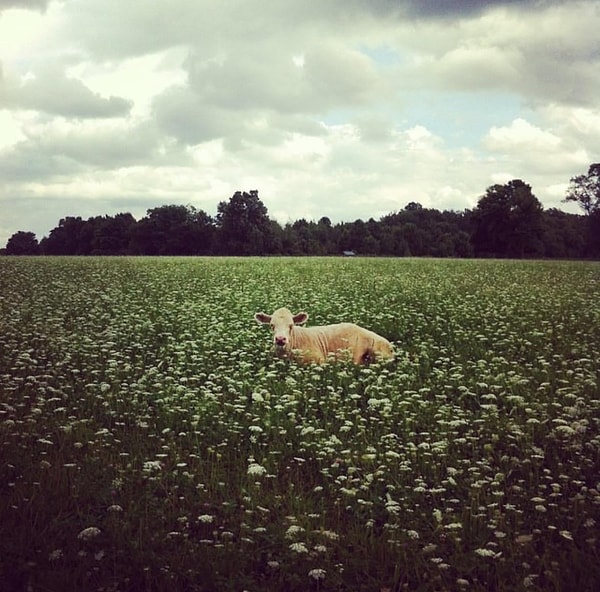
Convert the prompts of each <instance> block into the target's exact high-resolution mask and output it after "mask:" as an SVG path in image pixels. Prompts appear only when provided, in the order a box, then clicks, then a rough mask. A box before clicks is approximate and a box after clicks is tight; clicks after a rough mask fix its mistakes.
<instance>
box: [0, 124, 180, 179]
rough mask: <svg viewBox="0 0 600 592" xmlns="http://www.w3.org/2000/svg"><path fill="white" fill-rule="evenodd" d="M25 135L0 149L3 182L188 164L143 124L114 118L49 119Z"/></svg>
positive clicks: (174, 148) (169, 145)
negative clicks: (112, 120) (102, 122)
mask: <svg viewBox="0 0 600 592" xmlns="http://www.w3.org/2000/svg"><path fill="white" fill-rule="evenodd" d="M26 134H27V138H26V139H25V140H22V141H20V142H17V143H16V144H14V145H12V146H10V147H5V148H4V149H3V150H1V151H0V176H2V178H3V179H4V181H5V182H9V181H18V180H31V181H46V182H50V180H51V179H57V178H58V179H60V178H62V177H65V176H73V177H74V178H73V181H74V182H76V181H77V178H76V176H77V175H80V174H81V173H82V172H85V171H88V170H96V169H101V170H111V169H120V168H126V167H133V166H138V165H152V166H164V165H168V164H172V163H180V164H183V165H189V164H190V163H191V160H190V159H189V157H187V156H186V155H185V153H184V152H182V151H181V150H180V149H179V148H178V147H176V146H174V145H173V144H170V143H169V142H168V141H165V140H164V139H163V138H162V137H161V136H159V135H158V133H157V129H156V128H155V127H153V126H152V125H149V124H146V123H140V124H129V123H128V122H115V123H114V124H113V125H112V126H110V127H107V126H105V125H102V126H98V125H97V124H95V123H94V122H87V123H86V124H85V125H82V124H80V123H71V124H68V123H66V122H51V123H43V124H34V125H32V126H31V127H30V128H28V129H27V130H26Z"/></svg>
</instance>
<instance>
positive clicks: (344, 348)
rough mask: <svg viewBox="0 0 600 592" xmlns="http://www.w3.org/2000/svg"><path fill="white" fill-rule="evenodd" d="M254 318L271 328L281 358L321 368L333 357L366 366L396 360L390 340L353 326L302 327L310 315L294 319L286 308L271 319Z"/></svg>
mask: <svg viewBox="0 0 600 592" xmlns="http://www.w3.org/2000/svg"><path fill="white" fill-rule="evenodd" d="M254 318H255V320H256V321H257V322H258V323H262V324H268V325H270V326H271V329H272V330H273V343H274V345H275V351H276V352H277V353H278V354H279V355H284V356H292V357H294V358H296V359H298V360H299V361H300V362H304V363H310V362H315V363H317V364H322V363H323V362H325V361H327V359H328V357H329V356H333V358H334V359H342V360H346V359H352V361H353V362H354V363H355V364H364V363H368V362H370V361H371V360H373V359H377V358H381V359H390V358H392V357H393V349H392V344H391V343H390V342H389V341H388V340H387V339H385V338H384V337H381V335H377V333H374V332H373V331H369V330H368V329H364V328H363V327H359V326H358V325H355V324H354V323H338V324H335V325H324V326H318V327H302V326H301V325H302V324H304V323H305V322H306V321H307V320H308V314H307V313H305V312H299V313H298V314H295V315H294V314H292V313H291V311H290V310H289V309H287V308H279V309H277V310H276V311H275V312H274V313H273V314H271V315H268V314H265V313H264V312H257V313H256V314H255V315H254Z"/></svg>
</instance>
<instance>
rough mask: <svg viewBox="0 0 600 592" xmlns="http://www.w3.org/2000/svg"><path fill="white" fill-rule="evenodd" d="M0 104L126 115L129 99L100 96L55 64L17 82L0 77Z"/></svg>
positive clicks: (70, 113) (68, 113) (67, 113)
mask: <svg viewBox="0 0 600 592" xmlns="http://www.w3.org/2000/svg"><path fill="white" fill-rule="evenodd" d="M0 84H2V86H0V105H3V106H5V107H8V108H11V109H31V110H36V111H43V112H44V113H49V114H51V115H61V116H63V117H67V118H77V119H85V118H109V117H121V116H123V115H127V114H128V113H129V112H130V110H131V107H132V103H131V101H128V100H126V99H123V98H121V97H115V96H111V97H107V98H105V97H102V96H100V95H99V94H97V93H94V92H92V91H91V90H90V89H89V88H88V87H87V86H85V84H83V83H82V82H81V81H80V80H77V79H76V78H69V77H67V76H66V75H65V74H64V72H63V71H61V70H60V69H59V68H56V67H46V68H42V69H40V70H39V71H38V72H37V73H36V74H35V76H34V78H30V79H27V80H25V81H24V82H22V83H19V82H17V81H15V80H6V79H5V80H3V81H2V82H1V83H0Z"/></svg>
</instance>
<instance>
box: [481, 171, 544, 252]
mask: <svg viewBox="0 0 600 592" xmlns="http://www.w3.org/2000/svg"><path fill="white" fill-rule="evenodd" d="M542 212H543V208H542V204H541V203H540V202H539V200H538V199H537V198H536V197H535V196H534V195H533V193H532V191H531V187H530V186H529V185H527V184H526V183H524V182H523V181H521V180H520V179H514V180H512V181H509V182H508V183H506V184H505V185H492V186H491V187H488V189H487V191H486V194H485V195H484V196H482V197H481V198H480V200H479V202H478V203H477V207H476V209H475V211H474V212H473V221H474V232H473V236H472V243H473V248H474V251H475V254H476V255H480V256H481V255H483V256H488V257H489V256H492V257H525V256H538V255H541V254H542V251H543V244H542V242H541V237H542V231H543V228H542Z"/></svg>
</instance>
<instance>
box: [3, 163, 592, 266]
mask: <svg viewBox="0 0 600 592" xmlns="http://www.w3.org/2000/svg"><path fill="white" fill-rule="evenodd" d="M564 201H573V202H576V203H578V204H579V205H580V206H581V208H582V209H583V211H584V215H577V214H568V213H566V212H563V211H561V210H558V209H555V208H551V209H548V210H544V208H543V206H542V204H541V203H540V201H539V200H538V199H537V198H536V197H535V195H534V194H533V192H532V190H531V187H530V186H529V185H528V184H526V183H524V182H523V181H522V180H520V179H514V180H512V181H510V182H508V183H506V184H504V185H501V184H497V185H492V186H491V187H488V188H487V190H486V192H485V194H484V195H483V196H481V198H480V199H479V201H478V203H477V206H476V207H475V208H474V209H472V210H464V211H462V212H455V211H439V210H436V209H431V208H425V207H423V206H421V205H420V204H418V203H415V202H411V203H409V204H408V205H407V206H406V207H405V208H404V209H403V210H401V211H397V212H393V213H390V214H388V215H386V216H383V217H382V218H380V219H379V220H374V219H373V218H370V219H369V220H367V221H366V222H365V221H363V220H355V221H354V222H341V223H337V224H333V223H332V222H331V220H330V219H329V218H327V217H322V218H321V219H319V220H318V221H316V222H315V221H308V220H305V219H300V220H297V221H295V222H290V223H287V224H285V225H283V226H282V225H280V224H279V223H278V222H276V221H275V220H272V219H271V218H270V217H269V214H268V211H267V208H266V207H265V205H264V204H263V203H262V201H261V200H260V198H259V196H258V191H255V190H254V191H249V192H245V191H244V192H242V191H238V192H236V193H235V194H234V195H233V196H232V197H231V198H230V199H229V200H228V201H222V202H220V203H219V204H218V208H217V214H216V216H210V215H209V214H207V213H206V212H204V211H203V210H198V209H196V208H194V207H193V206H190V205H187V206H184V205H164V206H160V207H156V208H152V209H149V210H148V211H147V213H146V215H145V216H144V217H143V218H141V219H140V220H136V219H135V218H134V217H133V216H132V215H131V214H130V213H120V214H116V215H115V216H95V217H91V218H88V219H87V220H83V219H82V218H81V217H72V216H69V217H66V218H63V219H61V220H60V222H59V224H58V226H57V227H55V228H53V229H52V230H51V231H50V233H49V235H48V236H47V237H44V238H42V240H41V241H40V242H39V243H38V241H37V238H36V236H35V234H34V233H32V232H27V231H19V232H16V233H15V234H13V236H11V237H10V239H9V240H8V242H7V245H6V249H4V254H7V255H171V256H173V255H237V256H249V255H258V256H264V255H339V254H341V253H344V252H346V253H356V254H360V255H379V256H400V257H403V256H415V257H425V256H427V257H510V258H539V257H548V258H573V259H576V258H599V257H600V164H593V165H591V166H590V168H589V171H588V174H587V175H579V176H577V177H573V178H572V179H571V184H570V185H569V189H568V191H567V194H566V196H565V200H564Z"/></svg>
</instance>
